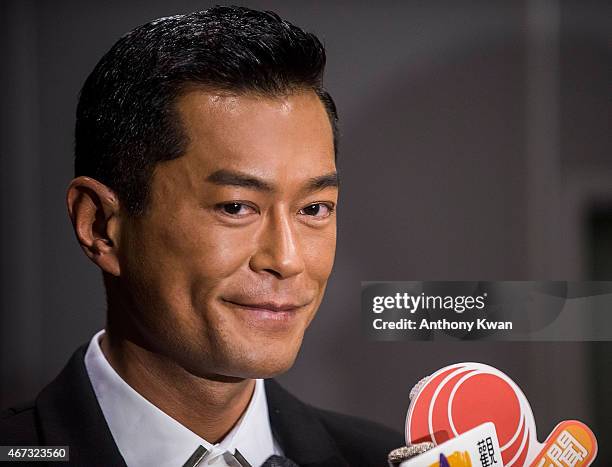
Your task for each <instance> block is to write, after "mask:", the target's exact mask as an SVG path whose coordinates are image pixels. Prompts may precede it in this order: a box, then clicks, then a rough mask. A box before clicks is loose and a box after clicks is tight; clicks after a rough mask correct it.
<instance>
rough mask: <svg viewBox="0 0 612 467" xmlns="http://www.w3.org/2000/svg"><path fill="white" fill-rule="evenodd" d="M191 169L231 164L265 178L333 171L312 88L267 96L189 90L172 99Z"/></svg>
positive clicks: (325, 122) (326, 128) (328, 133)
mask: <svg viewBox="0 0 612 467" xmlns="http://www.w3.org/2000/svg"><path fill="white" fill-rule="evenodd" d="M177 109H178V113H179V116H180V120H181V124H182V127H183V131H184V132H185V134H186V136H187V137H188V140H189V143H188V147H187V151H186V154H185V155H184V156H183V157H181V158H179V159H185V163H187V164H189V165H190V166H191V167H192V169H193V170H197V171H198V172H208V173H210V172H213V171H216V170H219V169H235V170H240V171H243V172H245V171H246V172H248V173H250V174H253V175H256V176H261V177H266V178H285V179H295V178H300V177H301V178H309V177H316V176H319V175H321V174H322V173H329V172H330V171H333V170H335V161H334V148H333V134H332V128H331V124H330V121H329V118H328V116H327V112H326V111H325V107H324V106H323V104H322V102H321V101H320V99H319V97H318V96H317V95H316V93H315V92H313V91H302V92H296V93H292V94H289V95H285V96H278V97H269V96H259V95H254V94H241V95H231V94H223V93H215V92H211V91H203V90H193V91H189V92H187V93H186V94H184V95H183V96H182V97H181V98H179V100H178V101H177Z"/></svg>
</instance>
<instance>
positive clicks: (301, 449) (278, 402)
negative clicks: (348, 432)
mask: <svg viewBox="0 0 612 467" xmlns="http://www.w3.org/2000/svg"><path fill="white" fill-rule="evenodd" d="M265 384H266V397H267V400H268V413H269V416H270V425H271V426H272V431H273V433H274V436H275V437H276V439H277V441H278V442H279V443H280V445H281V447H282V448H283V451H284V454H285V456H286V457H288V458H289V459H291V460H292V461H294V462H296V463H297V464H298V465H300V466H302V467H304V466H308V467H328V466H329V467H331V466H335V467H342V466H348V463H347V461H346V460H345V459H344V458H343V457H342V455H341V454H340V452H339V451H338V448H337V447H336V445H335V443H334V441H333V439H332V438H331V436H330V435H329V433H328V431H327V430H326V429H325V427H324V426H323V424H322V423H321V422H320V420H319V419H318V418H317V417H316V416H315V414H314V412H313V409H312V408H311V407H309V406H308V405H306V404H304V403H303V402H301V401H300V400H298V399H297V398H295V397H294V396H292V395H291V394H290V393H289V392H287V391H286V390H285V389H283V387H282V386H281V385H280V384H278V383H277V382H276V381H275V380H273V379H267V380H266V381H265Z"/></svg>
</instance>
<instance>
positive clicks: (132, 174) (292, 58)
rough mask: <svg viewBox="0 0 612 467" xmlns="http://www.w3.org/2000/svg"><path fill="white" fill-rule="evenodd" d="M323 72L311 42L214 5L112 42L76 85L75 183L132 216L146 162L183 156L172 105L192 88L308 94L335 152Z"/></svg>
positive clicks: (268, 21)
mask: <svg viewBox="0 0 612 467" xmlns="http://www.w3.org/2000/svg"><path fill="white" fill-rule="evenodd" d="M324 69H325V49H324V47H323V45H322V44H321V42H320V41H319V39H317V37H316V36H315V35H314V34H311V33H307V32H304V31H303V30H302V29H300V28H298V27H296V26H294V25H293V24H291V23H289V22H288V21H285V20H283V19H281V18H280V17H279V16H278V15H276V14H275V13H272V12H269V11H268V12H261V11H256V10H252V9H249V8H243V7H221V6H217V7H214V8H210V9H208V10H204V11H198V12H194V13H190V14H185V15H177V16H170V17H166V18H160V19H157V20H154V21H151V22H149V23H147V24H144V25H142V26H139V27H137V28H136V29H134V30H133V31H131V32H129V33H127V34H126V35H124V36H123V37H121V38H120V39H119V40H118V41H117V42H116V43H115V44H114V45H113V47H112V48H111V49H110V50H109V51H108V52H107V53H106V54H105V55H104V56H103V57H102V59H101V60H100V61H99V62H98V64H97V65H96V67H95V68H94V70H93V71H92V73H91V74H90V75H89V77H88V78H87V80H86V81H85V84H84V85H83V88H82V90H81V93H80V96H79V103H78V106H77V116H76V128H75V176H80V175H85V176H89V177H92V178H95V179H96V180H98V181H100V182H102V183H104V184H105V185H107V186H109V187H110V188H111V189H113V190H114V191H115V192H116V193H117V194H118V196H119V199H120V201H121V203H122V204H123V206H124V207H125V208H126V210H127V212H128V213H129V214H131V215H139V214H142V213H143V212H144V211H145V209H146V206H147V201H148V192H149V186H150V181H151V176H152V174H153V169H154V166H155V164H156V163H157V162H160V161H164V160H170V159H175V158H177V157H180V156H181V155H182V154H183V153H184V152H185V150H186V147H187V144H188V141H187V137H186V135H185V134H184V131H183V128H182V127H181V125H180V123H179V116H178V114H177V111H176V109H175V107H176V106H175V103H176V100H177V98H178V97H179V96H180V95H181V94H182V93H184V92H185V91H186V90H187V89H189V88H190V87H192V86H193V85H196V86H202V87H204V88H209V89H213V90H217V91H230V92H236V93H245V92H252V93H257V94H261V95H264V96H279V95H284V94H287V93H290V92H294V91H300V90H313V91H315V92H316V93H317V95H318V96H319V98H320V99H321V102H322V103H323V105H324V106H325V109H326V111H327V114H328V116H329V119H330V122H331V125H332V130H333V134H334V150H335V151H336V150H337V139H338V129H337V120H338V116H337V112H336V107H335V105H334V101H333V99H332V98H331V96H330V95H329V93H328V92H327V91H326V90H325V89H324V88H323V71H324Z"/></svg>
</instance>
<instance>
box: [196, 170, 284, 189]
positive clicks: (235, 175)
mask: <svg viewBox="0 0 612 467" xmlns="http://www.w3.org/2000/svg"><path fill="white" fill-rule="evenodd" d="M206 180H207V181H208V182H211V183H214V184H215V185H230V186H239V187H244V188H251V189H254V190H258V191H274V187H273V186H272V185H271V184H270V183H268V182H266V181H265V180H262V179H261V178H257V177H253V176H251V175H247V174H244V173H241V172H235V171H233V170H224V169H221V170H217V171H216V172H213V173H212V174H210V175H209V176H208V177H206Z"/></svg>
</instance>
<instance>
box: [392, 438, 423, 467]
mask: <svg viewBox="0 0 612 467" xmlns="http://www.w3.org/2000/svg"><path fill="white" fill-rule="evenodd" d="M433 448H434V443H418V444H411V445H410V446H402V447H401V448H397V449H394V450H393V451H391V452H390V453H389V456H388V460H389V465H390V466H396V465H399V464H401V463H402V462H404V461H406V460H408V459H412V458H413V457H416V456H418V455H420V454H423V453H424V452H427V451H429V450H430V449H433Z"/></svg>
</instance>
